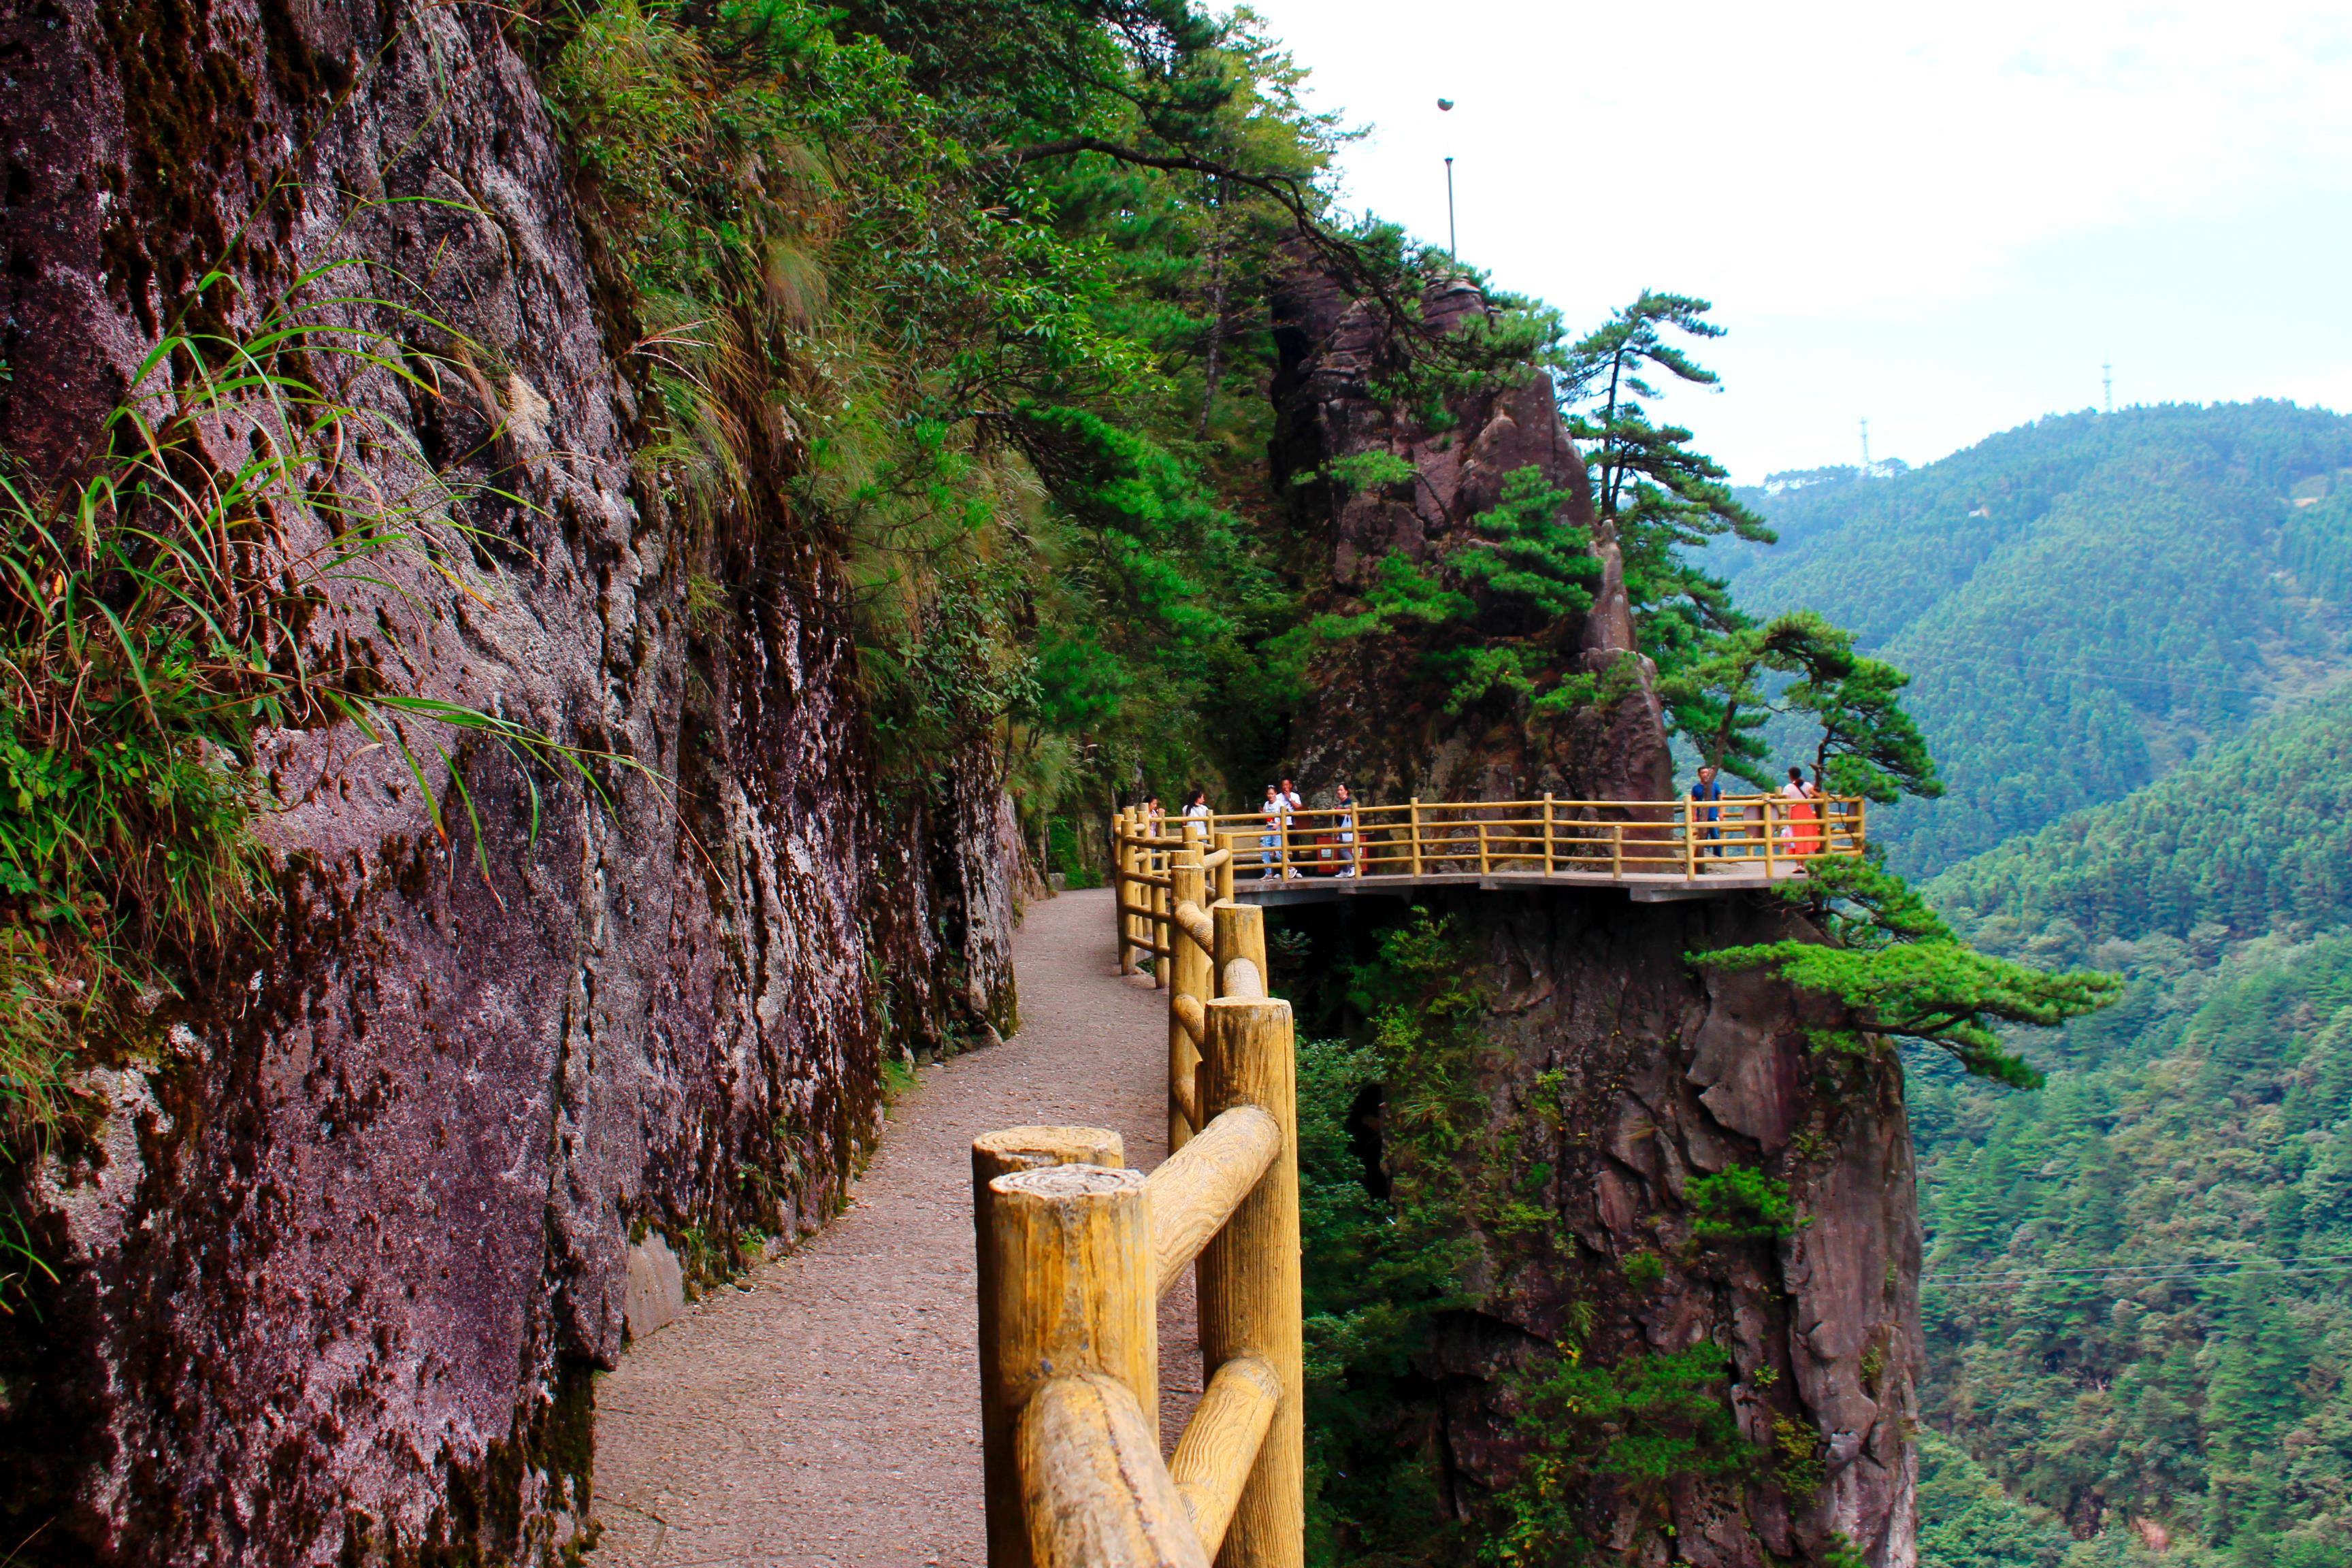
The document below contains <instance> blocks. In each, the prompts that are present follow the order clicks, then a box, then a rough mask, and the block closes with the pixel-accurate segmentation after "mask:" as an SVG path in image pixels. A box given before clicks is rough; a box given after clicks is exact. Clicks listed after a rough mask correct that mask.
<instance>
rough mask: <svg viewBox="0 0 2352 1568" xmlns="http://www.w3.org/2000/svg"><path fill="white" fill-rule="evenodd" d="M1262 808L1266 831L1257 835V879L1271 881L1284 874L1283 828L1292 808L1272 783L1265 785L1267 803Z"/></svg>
mask: <svg viewBox="0 0 2352 1568" xmlns="http://www.w3.org/2000/svg"><path fill="white" fill-rule="evenodd" d="M1262 809H1263V810H1264V811H1265V832H1263V833H1261V834H1259V835H1258V836H1257V848H1258V856H1257V863H1258V866H1259V868H1260V869H1259V871H1258V878H1257V879H1258V880H1259V881H1261V882H1271V881H1273V880H1274V879H1276V878H1277V877H1280V876H1281V875H1282V855H1281V853H1280V851H1281V848H1282V830H1283V826H1284V824H1286V822H1288V820H1289V818H1290V810H1289V807H1288V806H1287V805H1285V804H1284V802H1283V799H1282V793H1281V792H1280V791H1279V790H1277V789H1276V788H1275V787H1274V786H1273V785H1272V784H1268V785H1266V786H1265V806H1264V807H1263V808H1262Z"/></svg>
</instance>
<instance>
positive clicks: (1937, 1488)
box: [1916, 1427, 2074, 1568]
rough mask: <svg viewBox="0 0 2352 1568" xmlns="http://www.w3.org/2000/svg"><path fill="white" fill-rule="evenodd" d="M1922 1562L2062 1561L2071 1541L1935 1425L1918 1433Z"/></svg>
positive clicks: (1974, 1567) (2000, 1565) (2035, 1565)
mask: <svg viewBox="0 0 2352 1568" xmlns="http://www.w3.org/2000/svg"><path fill="white" fill-rule="evenodd" d="M1916 1441H1917V1447H1918V1453H1919V1521H1920V1527H1919V1563H1920V1568H2061V1564H2062V1563H2063V1562H2064V1560H2065V1556H2066V1552H2067V1549H2068V1548H2069V1547H2071V1546H2072V1545H2073V1544H2074V1542H2073V1540H2072V1538H2071V1537H2069V1536H2068V1535H2067V1533H2066V1531H2065V1530H2064V1529H2063V1527H2062V1526H2060V1525H2059V1524H2058V1523H2057V1522H2056V1521H2054V1520H2053V1519H2051V1518H2050V1517H2049V1515H2048V1514H2047V1513H2045V1512H2043V1511H2042V1510H2039V1509H2036V1508H2034V1507H2033V1506H2032V1505H2031V1504H2029V1503H2022V1502H2020V1501H2018V1500H2016V1499H2014V1498H2012V1497H2011V1496H2010V1495H2009V1493H2008V1492H2007V1491H2006V1490H2004V1489H2002V1487H2001V1485H2000V1482H1999V1481H1997V1480H1995V1479H1993V1478H1992V1476H1991V1475H1990V1474H1989V1473H1988V1472H1987V1471H1986V1470H1985V1468H1984V1467H1983V1466H1981V1465H1979V1464H1978V1463H1977V1462H1976V1461H1975V1460H1974V1459H1971V1458H1969V1456H1968V1452H1967V1450H1966V1449H1964V1448H1962V1447H1960V1446H1959V1445H1958V1444H1957V1443H1955V1442H1953V1441H1952V1440H1951V1439H1950V1438H1949V1437H1947V1436H1944V1435H1943V1434H1942V1433H1941V1432H1938V1431H1937V1430H1935V1429H1934V1428H1933V1427H1927V1428H1924V1429H1922V1430H1921V1431H1920V1432H1919V1434H1918V1436H1917V1439H1916Z"/></svg>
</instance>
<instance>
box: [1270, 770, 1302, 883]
mask: <svg viewBox="0 0 2352 1568" xmlns="http://www.w3.org/2000/svg"><path fill="white" fill-rule="evenodd" d="M1276 798H1277V799H1278V800H1279V801H1280V802H1281V803H1282V856H1283V865H1284V871H1285V874H1286V875H1287V876H1290V877H1293V878H1296V877H1298V876H1301V875H1303V873H1301V872H1300V870H1299V869H1298V867H1297V858H1298V853H1297V846H1296V845H1294V844H1292V843H1291V841H1290V836H1291V832H1292V829H1293V826H1294V825H1293V824H1292V822H1291V820H1290V816H1291V813H1293V812H1297V811H1305V810H1306V809H1307V802H1306V801H1305V800H1303V799H1302V798H1300V796H1299V794H1298V785H1297V784H1294V783H1293V782H1292V781H1290V780H1289V779H1285V780H1283V781H1282V788H1281V790H1280V791H1279V792H1278V794H1277V795H1276Z"/></svg>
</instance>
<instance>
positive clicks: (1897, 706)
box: [1659, 610, 1944, 805]
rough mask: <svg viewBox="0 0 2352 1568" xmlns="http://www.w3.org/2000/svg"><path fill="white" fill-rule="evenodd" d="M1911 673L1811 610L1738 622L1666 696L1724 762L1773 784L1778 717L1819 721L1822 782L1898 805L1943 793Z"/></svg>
mask: <svg viewBox="0 0 2352 1568" xmlns="http://www.w3.org/2000/svg"><path fill="white" fill-rule="evenodd" d="M1910 681H1911V678H1910V677H1909V676H1907V675H1906V674H1905V673H1904V672H1903V671H1901V670H1899V669H1897V668H1895V667H1894V666H1893V665H1891V664H1887V663H1885V662H1884V661H1883V660H1880V659H1874V658H1866V657H1864V656H1863V655H1862V654H1859V653H1857V652H1855V651H1854V646H1853V633H1852V632H1850V631H1847V630H1846V629H1845V628H1843V626H1832V625H1831V624H1830V623H1829V622H1828V621H1827V620H1824V619H1823V618H1822V616H1818V615H1816V614H1814V613H1813V612H1812V611H1811V610H1800V611H1797V612H1795V613H1793V614H1790V615H1785V616H1774V617H1773V618H1772V619H1771V620H1769V621H1768V622H1766V623H1765V624H1764V625H1762V626H1747V625H1739V624H1736V623H1735V624H1734V625H1733V626H1732V627H1731V628H1730V629H1729V630H1727V631H1721V632H1717V633H1716V634H1715V635H1713V636H1712V637H1706V638H1705V639H1703V640H1702V641H1701V642H1700V643H1699V644H1698V645H1697V646H1696V648H1695V649H1694V651H1693V652H1692V655H1691V657H1690V658H1689V660H1688V662H1686V663H1685V664H1683V665H1682V666H1681V667H1680V668H1675V669H1672V670H1670V671H1668V672H1667V673H1666V674H1665V675H1664V679H1661V680H1660V682H1659V695H1660V696H1661V698H1662V699H1664V702H1665V704H1666V709H1667V712H1668V714H1669V715H1670V716H1671V718H1672V719H1673V721H1674V723H1675V728H1676V729H1678V730H1680V731H1682V732H1683V733H1684V734H1685V735H1686V736H1688V737H1690V739H1691V740H1692V741H1693V742H1695V743H1696V745H1697V747H1698V749H1699V752H1700V754H1701V755H1703V756H1705V757H1706V760H1707V761H1708V762H1710V763H1714V764H1715V765H1716V766H1717V767H1719V768H1722V769H1725V770H1727V772H1729V773H1734V774H1736V775H1738V777H1740V778H1743V779H1746V780H1748V782H1749V783H1751V784H1759V785H1764V786H1766V787H1769V785H1770V784H1771V782H1772V781H1771V777H1770V773H1769V770H1768V769H1766V768H1765V766H1764V758H1765V755H1766V747H1765V740H1764V736H1763V734H1762V732H1761V731H1763V728H1764V726H1765V724H1766V723H1767V722H1768V721H1769V720H1771V719H1773V718H1774V717H1776V716H1777V717H1784V718H1796V719H1801V720H1804V721H1810V722H1811V724H1812V726H1813V727H1814V731H1815V742H1814V747H1813V779H1814V782H1815V783H1817V784H1822V785H1824V786H1825V787H1827V788H1828V789H1830V790H1831V791H1832V792H1833V793H1835V794H1838V795H1861V796H1863V797H1864V798H1865V799H1869V800H1873V801H1876V802H1878V803H1880V804H1881V805H1891V804H1893V803H1894V802H1895V800H1896V799H1897V798H1899V797H1900V796H1902V795H1920V796H1923V797H1930V798H1932V797H1933V796H1936V795H1941V794H1943V793H1944V785H1943V782H1942V780H1940V779H1939V778H1937V775H1936V763H1935V759H1934V758H1933V757H1932V756H1930V755H1929V754H1928V752H1927V742H1926V740H1925V739H1924V738H1923V737H1922V736H1921V735H1920V733H1919V727H1918V725H1917V724H1916V723H1915V722H1913V721H1912V719H1911V716H1910V715H1909V714H1908V713H1906V712H1905V711H1904V710H1903V706H1902V703H1901V701H1900V694H1901V693H1902V691H1903V689H1904V688H1905V687H1906V686H1908V685H1909V684H1910Z"/></svg>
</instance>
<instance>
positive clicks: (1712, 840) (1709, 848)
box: [1690, 764, 1723, 855]
mask: <svg viewBox="0 0 2352 1568" xmlns="http://www.w3.org/2000/svg"><path fill="white" fill-rule="evenodd" d="M1690 797H1691V799H1692V800H1694V801H1704V802H1706V805H1694V806H1692V807H1691V820H1693V821H1694V822H1706V823H1715V822H1720V821H1722V820H1723V807H1721V806H1720V805H1716V804H1715V803H1716V802H1717V801H1719V800H1721V799H1722V798H1723V785H1722V784H1720V783H1719V782H1717V779H1716V776H1715V768H1714V766H1713V765H1712V764H1709V765H1707V766H1706V767H1702V768H1700V769H1699V771H1698V782H1697V783H1696V784H1692V785H1691V787H1690ZM1722 836H1723V834H1722V829H1720V828H1717V827H1712V826H1710V827H1703V828H1701V829H1699V837H1700V839H1701V840H1702V841H1703V842H1704V843H1705V845H1706V847H1704V848H1702V849H1701V850H1700V851H1699V853H1700V854H1702V855H1721V854H1722V853H1723V846H1722V845H1720V844H1718V843H1717V842H1716V841H1717V839H1718V838H1720V837H1722Z"/></svg>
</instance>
